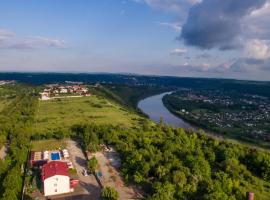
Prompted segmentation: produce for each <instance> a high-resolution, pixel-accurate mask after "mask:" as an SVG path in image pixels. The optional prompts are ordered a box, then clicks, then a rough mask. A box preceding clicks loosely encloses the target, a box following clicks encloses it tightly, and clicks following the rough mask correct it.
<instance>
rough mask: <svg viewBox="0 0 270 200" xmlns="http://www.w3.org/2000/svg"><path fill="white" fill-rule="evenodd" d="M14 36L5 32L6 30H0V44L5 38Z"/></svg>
mask: <svg viewBox="0 0 270 200" xmlns="http://www.w3.org/2000/svg"><path fill="white" fill-rule="evenodd" d="M13 36H15V34H14V33H12V32H10V31H8V30H6V29H1V28H0V42H1V41H3V40H6V39H7V38H11V37H13Z"/></svg>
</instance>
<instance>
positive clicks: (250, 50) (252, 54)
mask: <svg viewBox="0 0 270 200" xmlns="http://www.w3.org/2000/svg"><path fill="white" fill-rule="evenodd" d="M245 54H246V56H247V57H248V58H254V59H268V58H270V41H269V40H258V39H253V40H250V41H248V42H247V43H246V47H245Z"/></svg>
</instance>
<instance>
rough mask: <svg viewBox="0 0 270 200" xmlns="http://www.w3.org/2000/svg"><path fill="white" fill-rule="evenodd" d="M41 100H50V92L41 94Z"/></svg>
mask: <svg viewBox="0 0 270 200" xmlns="http://www.w3.org/2000/svg"><path fill="white" fill-rule="evenodd" d="M40 99H41V100H43V101H46V100H50V93H48V92H42V93H40Z"/></svg>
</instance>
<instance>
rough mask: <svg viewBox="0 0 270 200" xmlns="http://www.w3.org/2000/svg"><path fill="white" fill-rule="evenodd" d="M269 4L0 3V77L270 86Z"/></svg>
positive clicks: (255, 0)
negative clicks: (119, 77) (110, 77)
mask: <svg viewBox="0 0 270 200" xmlns="http://www.w3.org/2000/svg"><path fill="white" fill-rule="evenodd" d="M269 20H270V0H226V1H224V0H0V71H3V72H5V71H16V72H112V73H136V74H146V75H166V76H185V77H210V78H213V77H214V78H235V79H247V80H267V81H270V23H269Z"/></svg>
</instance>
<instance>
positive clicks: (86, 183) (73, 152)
mask: <svg viewBox="0 0 270 200" xmlns="http://www.w3.org/2000/svg"><path fill="white" fill-rule="evenodd" d="M67 149H68V151H69V152H70V159H71V161H72V163H73V164H74V167H75V168H76V169H77V172H78V176H79V180H80V185H81V186H82V188H83V189H84V192H83V194H81V195H79V196H77V197H76V196H73V197H71V198H68V199H72V200H74V199H80V200H84V199H85V200H86V199H87V200H92V199H93V200H98V199H100V192H101V189H100V187H99V185H98V183H97V181H96V179H95V177H94V176H93V175H90V176H83V175H82V173H81V172H82V170H83V168H86V165H87V162H86V158H85V156H84V154H83V152H82V149H81V148H80V146H79V145H78V144H77V143H76V142H75V141H73V140H68V141H67ZM65 199H67V198H65Z"/></svg>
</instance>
